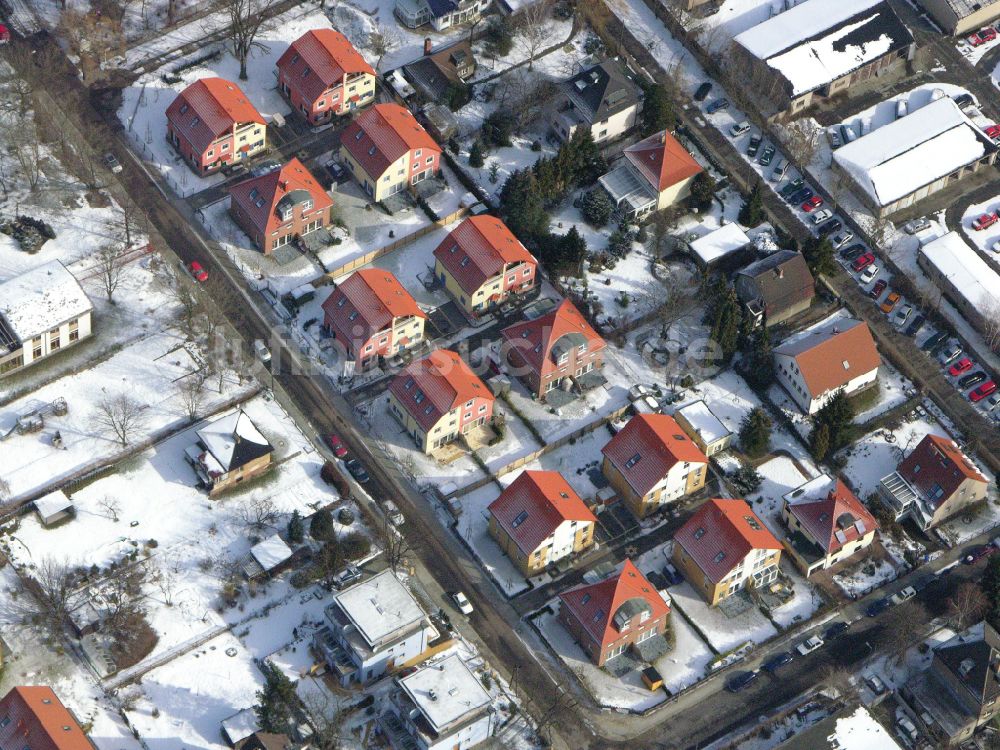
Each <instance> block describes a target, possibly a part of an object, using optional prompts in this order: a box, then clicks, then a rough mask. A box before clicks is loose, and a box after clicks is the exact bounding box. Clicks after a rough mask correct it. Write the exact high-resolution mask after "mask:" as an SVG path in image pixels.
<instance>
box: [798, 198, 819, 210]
mask: <svg viewBox="0 0 1000 750" xmlns="http://www.w3.org/2000/svg"><path fill="white" fill-rule="evenodd" d="M822 205H823V199H822V198H820V197H819V196H818V195H814V196H813V197H812V198H810V199H809V200H807V201H806V202H805V203H803V204H802V205H801V206H800V208H801V209H802V210H803V211H805V212H806V213H809V212H810V211H812V210H813V209H814V208H819V207H820V206H822Z"/></svg>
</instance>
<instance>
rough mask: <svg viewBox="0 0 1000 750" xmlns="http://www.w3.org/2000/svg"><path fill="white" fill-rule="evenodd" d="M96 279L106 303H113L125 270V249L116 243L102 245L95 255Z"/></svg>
mask: <svg viewBox="0 0 1000 750" xmlns="http://www.w3.org/2000/svg"><path fill="white" fill-rule="evenodd" d="M96 258H97V278H98V280H99V281H100V282H101V289H103V290H104V294H105V295H107V298H108V302H114V295H115V292H116V291H117V290H118V284H119V283H121V280H122V271H124V270H125V248H123V247H122V246H121V245H119V244H117V243H113V244H108V245H104V246H103V247H101V249H100V250H98V251H97V253H96Z"/></svg>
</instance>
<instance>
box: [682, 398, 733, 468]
mask: <svg viewBox="0 0 1000 750" xmlns="http://www.w3.org/2000/svg"><path fill="white" fill-rule="evenodd" d="M674 419H675V420H677V424H679V425H680V427H681V429H682V430H684V434H685V435H687V436H688V437H689V438H691V439H692V440H693V441H694V442H695V445H697V446H698V448H699V449H700V450H701V452H702V453H704V454H705V455H706V456H714V455H715V454H716V453H721V452H722V451H724V450H726V448H728V447H729V446H730V444H731V443H732V442H733V433H732V431H731V430H730V429H729V428H728V427H726V426H725V425H724V424H722V420H721V419H719V418H718V417H717V416H715V413H714V412H713V411H712V410H711V409H710V408H709V406H708V404H706V403H705V402H704V401H702V400H701V399H698V400H697V401H692V402H691V403H690V404H685V405H684V406H682V407H680V408H679V409H677V411H675V412H674Z"/></svg>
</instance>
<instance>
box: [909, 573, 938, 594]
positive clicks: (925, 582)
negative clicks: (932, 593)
mask: <svg viewBox="0 0 1000 750" xmlns="http://www.w3.org/2000/svg"><path fill="white" fill-rule="evenodd" d="M935 578H936V576H935V575H934V574H933V573H920V574H918V575H917V576H916V577H914V579H913V583H911V584H910V585H911V586H913V588H914V590H915V591H923V590H924V589H925V588H927V587H928V586H930V585H931V583H933V581H934V579H935Z"/></svg>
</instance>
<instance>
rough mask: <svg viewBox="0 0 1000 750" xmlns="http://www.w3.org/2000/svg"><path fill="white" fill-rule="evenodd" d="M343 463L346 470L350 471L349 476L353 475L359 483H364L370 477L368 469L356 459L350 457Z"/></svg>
mask: <svg viewBox="0 0 1000 750" xmlns="http://www.w3.org/2000/svg"><path fill="white" fill-rule="evenodd" d="M344 465H345V466H346V467H347V470H348V471H349V472H351V476H352V477H354V478H355V479H356V480H357V481H358V483H359V484H364V483H365V482H367V481H368V480H369V479H371V477H370V476H368V471H367V470H366V469H365V467H364V466H363V465H362V463H361V462H360V461H359V460H358V459H356V458H352V459H351V460H350V461H348V462H347V463H346V464H344Z"/></svg>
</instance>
